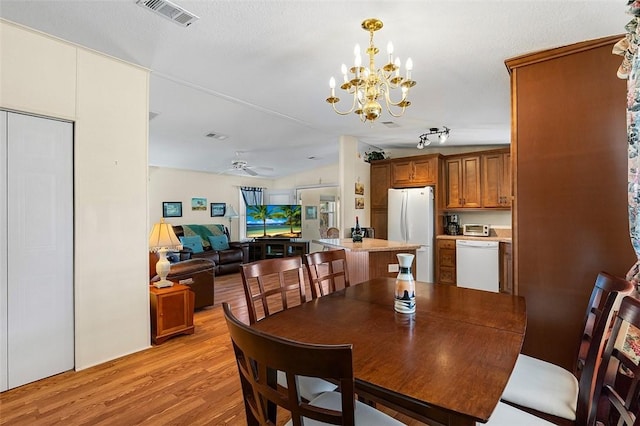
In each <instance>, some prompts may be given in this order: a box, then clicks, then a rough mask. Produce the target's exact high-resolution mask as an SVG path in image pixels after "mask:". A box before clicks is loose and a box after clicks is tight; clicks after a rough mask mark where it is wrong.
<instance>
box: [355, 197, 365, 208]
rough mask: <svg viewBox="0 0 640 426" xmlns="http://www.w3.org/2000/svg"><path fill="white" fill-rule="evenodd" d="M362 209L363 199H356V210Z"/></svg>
mask: <svg viewBox="0 0 640 426" xmlns="http://www.w3.org/2000/svg"><path fill="white" fill-rule="evenodd" d="M362 209H364V197H356V210H362Z"/></svg>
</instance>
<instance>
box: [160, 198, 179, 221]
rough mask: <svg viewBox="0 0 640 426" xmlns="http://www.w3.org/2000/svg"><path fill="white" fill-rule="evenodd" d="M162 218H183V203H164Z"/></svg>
mask: <svg viewBox="0 0 640 426" xmlns="http://www.w3.org/2000/svg"><path fill="white" fill-rule="evenodd" d="M162 217H182V202H181V201H163V202H162Z"/></svg>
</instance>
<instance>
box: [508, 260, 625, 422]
mask: <svg viewBox="0 0 640 426" xmlns="http://www.w3.org/2000/svg"><path fill="white" fill-rule="evenodd" d="M632 290H633V285H632V284H631V283H630V282H628V281H627V280H624V279H622V278H618V277H615V276H613V275H611V274H608V273H606V272H600V273H599V274H598V277H597V279H596V282H595V284H594V288H593V290H592V293H591V297H590V300H589V306H588V307H587V312H586V315H585V323H584V333H583V337H582V339H581V345H580V347H581V348H582V349H579V353H578V355H577V357H576V364H575V365H576V366H577V365H578V364H580V365H582V367H581V368H580V371H579V372H576V371H573V372H570V371H568V370H565V369H564V368H562V367H559V366H557V365H555V364H552V363H549V362H546V361H543V360H540V359H537V358H533V357H530V356H527V355H524V354H520V355H519V356H518V359H517V360H516V365H515V367H514V369H513V372H512V373H511V376H510V377H509V381H508V382H507V386H506V388H505V390H504V392H503V394H502V398H501V399H502V400H503V401H505V402H507V403H509V404H512V405H514V406H516V407H517V408H520V409H523V410H526V411H529V412H531V413H533V414H535V415H538V416H540V417H543V418H546V419H547V420H550V421H552V422H554V423H555V424H575V425H586V424H587V423H586V422H587V420H588V417H589V411H590V409H591V403H592V400H593V395H594V394H593V392H594V388H595V381H596V377H597V374H596V373H597V371H598V365H599V363H600V359H601V357H602V351H603V347H602V345H601V343H602V342H603V341H606V340H607V338H608V335H609V332H610V329H611V325H612V321H613V318H614V316H615V312H616V309H617V306H618V305H619V304H620V300H621V299H622V297H623V295H626V294H629V293H630V292H631V291H632ZM585 336H588V337H585ZM582 342H589V344H588V345H586V346H585V345H583V344H582ZM580 351H582V354H581V352H580ZM576 373H579V378H577V377H576Z"/></svg>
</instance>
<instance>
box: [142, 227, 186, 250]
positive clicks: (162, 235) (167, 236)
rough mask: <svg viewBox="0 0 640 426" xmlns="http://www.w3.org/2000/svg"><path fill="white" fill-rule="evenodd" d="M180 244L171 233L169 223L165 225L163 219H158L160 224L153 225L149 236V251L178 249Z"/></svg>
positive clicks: (174, 234)
mask: <svg viewBox="0 0 640 426" xmlns="http://www.w3.org/2000/svg"><path fill="white" fill-rule="evenodd" d="M181 247H182V243H180V240H179V239H178V237H177V236H176V233H175V232H173V226H171V224H170V223H165V222H164V219H160V223H156V224H155V225H153V229H152V230H151V235H149V250H150V251H152V252H156V251H158V250H160V249H161V248H166V249H180V248H181Z"/></svg>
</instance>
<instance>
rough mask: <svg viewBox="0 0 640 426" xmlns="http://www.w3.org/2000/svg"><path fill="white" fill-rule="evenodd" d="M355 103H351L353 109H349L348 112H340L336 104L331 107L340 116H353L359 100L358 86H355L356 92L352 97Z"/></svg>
mask: <svg viewBox="0 0 640 426" xmlns="http://www.w3.org/2000/svg"><path fill="white" fill-rule="evenodd" d="M352 98H353V101H352V102H351V108H349V109H348V110H346V111H340V110H338V108H336V103H337V102H336V103H332V104H331V106H332V107H333V110H334V111H335V112H336V113H338V114H339V115H348V114H351V113H352V112H353V111H355V109H356V101H357V99H358V86H354V92H353V95H352Z"/></svg>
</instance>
